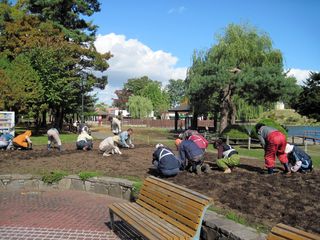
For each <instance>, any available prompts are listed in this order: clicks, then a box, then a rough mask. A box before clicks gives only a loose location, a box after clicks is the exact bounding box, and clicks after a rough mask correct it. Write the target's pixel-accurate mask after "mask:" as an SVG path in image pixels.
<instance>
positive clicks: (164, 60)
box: [95, 33, 187, 104]
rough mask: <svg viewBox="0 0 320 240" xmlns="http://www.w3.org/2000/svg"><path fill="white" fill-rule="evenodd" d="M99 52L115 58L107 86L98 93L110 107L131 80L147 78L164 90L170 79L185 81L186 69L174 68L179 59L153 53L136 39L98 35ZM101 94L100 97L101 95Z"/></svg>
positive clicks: (112, 61)
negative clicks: (108, 53)
mask: <svg viewBox="0 0 320 240" xmlns="http://www.w3.org/2000/svg"><path fill="white" fill-rule="evenodd" d="M95 46H96V48H97V51H98V52H100V53H106V52H108V51H110V52H111V53H112V54H113V57H112V58H111V59H110V60H109V61H108V63H109V65H110V67H109V68H108V70H107V75H108V86H107V88H106V90H103V91H98V96H99V101H104V102H107V103H108V104H111V102H112V99H111V98H114V97H115V96H114V91H115V90H116V89H121V88H122V87H123V84H124V83H125V82H126V81H127V80H128V79H129V78H138V77H142V76H148V77H149V78H150V79H152V80H156V81H160V82H162V86H165V85H166V84H167V83H168V81H169V80H170V79H185V78H186V73H187V68H186V67H182V68H178V67H175V65H176V63H177V61H178V58H177V57H175V56H173V55H172V54H171V53H167V52H164V51H162V50H158V51H153V50H152V49H151V48H149V47H148V46H146V45H144V44H143V43H141V42H139V41H138V40H137V39H126V36H124V35H117V34H115V33H110V34H107V35H103V36H102V35H99V36H98V37H97V39H96V41H95ZM100 92H101V93H100Z"/></svg>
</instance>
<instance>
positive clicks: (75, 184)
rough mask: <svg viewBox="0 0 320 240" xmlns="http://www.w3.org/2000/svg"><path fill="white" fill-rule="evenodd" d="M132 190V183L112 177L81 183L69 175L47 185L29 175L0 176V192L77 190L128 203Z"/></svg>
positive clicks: (95, 178)
mask: <svg viewBox="0 0 320 240" xmlns="http://www.w3.org/2000/svg"><path fill="white" fill-rule="evenodd" d="M132 189H133V182H132V181H129V180H126V179H120V178H112V177H93V178H90V179H88V180H86V181H82V180H81V179H80V178H79V176H77V175H69V176H66V177H64V178H63V179H62V180H60V181H59V182H57V183H53V184H47V183H45V182H43V181H42V180H41V177H39V176H33V175H30V174H27V175H20V174H10V175H9V174H8V175H0V190H38V191H41V190H78V191H86V192H92V193H98V194H105V195H109V196H112V197H117V198H121V199H125V200H128V201H130V199H131V192H132Z"/></svg>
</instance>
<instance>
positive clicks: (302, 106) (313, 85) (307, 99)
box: [294, 72, 320, 121]
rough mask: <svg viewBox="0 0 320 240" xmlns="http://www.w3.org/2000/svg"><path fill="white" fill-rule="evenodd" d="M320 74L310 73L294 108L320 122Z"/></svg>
mask: <svg viewBox="0 0 320 240" xmlns="http://www.w3.org/2000/svg"><path fill="white" fill-rule="evenodd" d="M319 106H320V72H310V74H309V78H308V79H307V80H306V81H305V82H304V85H303V86H302V91H301V93H300V95H299V97H298V99H297V101H296V103H295V104H294V108H295V109H296V110H297V111H298V112H299V113H300V114H302V115H305V116H308V117H311V118H314V119H316V120H317V121H320V107H319Z"/></svg>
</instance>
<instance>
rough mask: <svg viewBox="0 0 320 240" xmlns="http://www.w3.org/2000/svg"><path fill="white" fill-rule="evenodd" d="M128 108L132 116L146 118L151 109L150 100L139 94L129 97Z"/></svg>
mask: <svg viewBox="0 0 320 240" xmlns="http://www.w3.org/2000/svg"><path fill="white" fill-rule="evenodd" d="M128 108H129V112H130V115H131V117H132V118H146V117H148V116H149V115H150V113H151V112H152V110H153V107H152V102H151V100H149V99H148V98H145V97H141V96H131V97H129V101H128Z"/></svg>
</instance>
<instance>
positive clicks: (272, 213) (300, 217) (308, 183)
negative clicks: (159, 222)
mask: <svg viewBox="0 0 320 240" xmlns="http://www.w3.org/2000/svg"><path fill="white" fill-rule="evenodd" d="M98 144H99V142H95V144H94V145H95V149H94V150H93V151H88V152H84V151H77V150H74V149H75V146H74V144H69V145H68V144H65V145H64V148H65V150H64V151H63V152H61V153H59V152H57V151H56V150H53V151H50V152H48V151H47V150H46V149H45V147H39V146H36V147H35V149H33V150H30V151H18V150H16V151H0V174H8V173H21V174H26V173H33V174H43V173H45V172H50V171H53V170H57V169H59V170H64V171H67V172H68V173H70V174H78V173H79V172H81V171H96V172H100V173H102V174H103V175H107V176H114V177H120V176H122V177H128V176H130V177H132V176H135V177H139V178H144V177H146V176H148V175H150V174H154V171H153V170H152V165H151V158H152V153H153V151H154V149H153V146H151V145H137V146H136V148H135V149H129V150H126V149H124V150H122V152H123V154H122V155H113V156H111V157H107V158H106V157H103V156H102V154H101V153H99V151H98V150H97V149H96V148H97V146H98ZM214 159H215V155H214V154H209V153H207V154H206V161H207V162H209V163H210V165H211V167H212V170H213V171H212V173H210V174H202V175H199V176H198V175H195V174H191V173H188V172H182V173H180V174H179V175H178V176H176V177H173V178H169V179H168V180H169V181H172V182H175V183H177V184H180V185H184V186H187V187H188V188H190V189H193V190H195V191H198V192H201V193H203V194H205V195H207V196H211V197H212V198H213V199H214V203H215V207H217V208H219V209H224V210H225V211H232V212H235V213H237V214H239V215H240V216H242V217H245V218H246V219H247V220H249V221H250V222H252V223H260V224H264V225H266V226H268V228H271V227H272V226H273V225H275V224H276V223H279V222H282V223H285V224H288V225H291V226H294V227H297V228H301V229H304V230H307V231H310V232H315V233H320V202H319V199H320V184H319V183H320V172H319V171H313V172H312V173H310V174H299V173H297V174H292V175H291V176H286V175H282V174H280V173H279V174H275V175H273V176H269V175H267V174H265V173H264V171H263V162H262V161H258V160H255V159H241V165H240V166H239V167H238V168H236V169H234V170H233V172H232V173H231V174H223V173H222V172H220V171H219V170H218V169H217V167H216V165H215V160H214Z"/></svg>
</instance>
